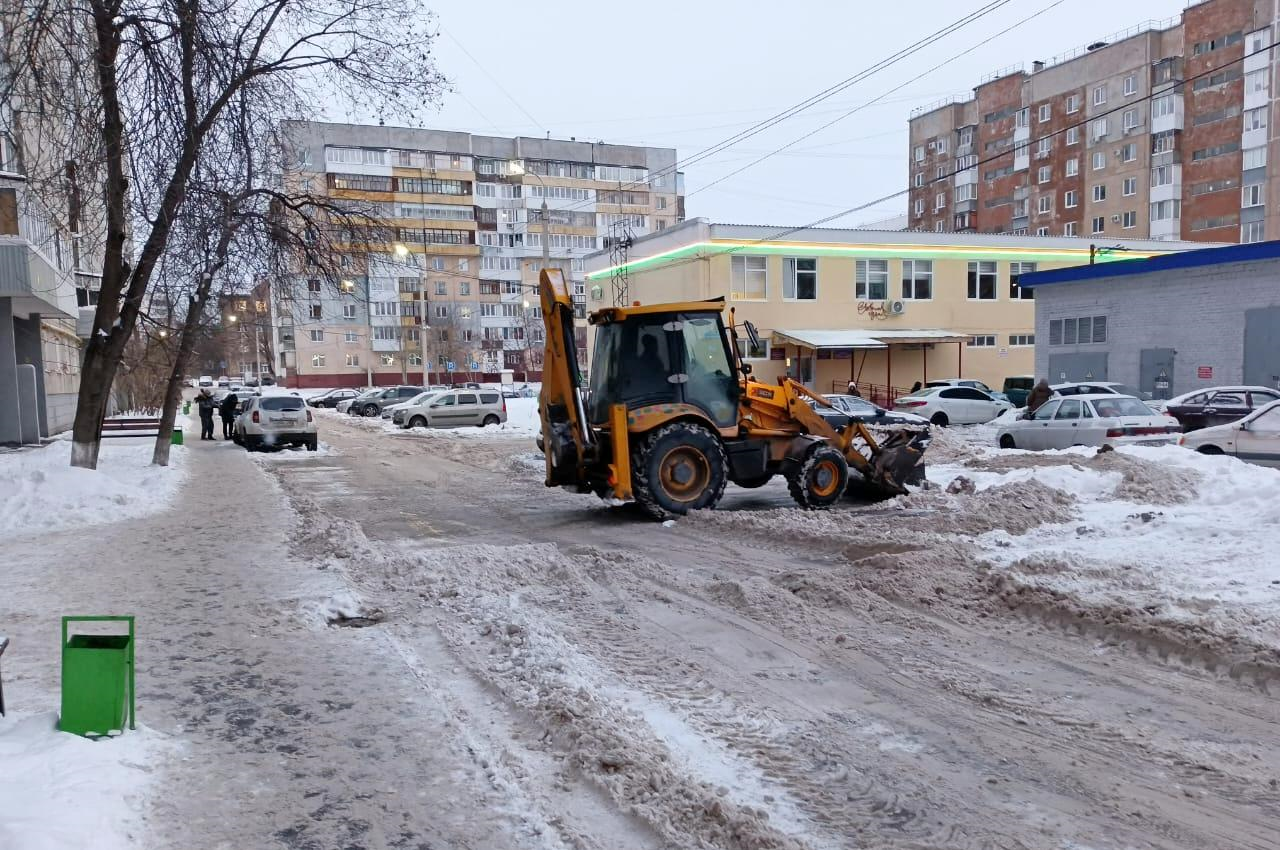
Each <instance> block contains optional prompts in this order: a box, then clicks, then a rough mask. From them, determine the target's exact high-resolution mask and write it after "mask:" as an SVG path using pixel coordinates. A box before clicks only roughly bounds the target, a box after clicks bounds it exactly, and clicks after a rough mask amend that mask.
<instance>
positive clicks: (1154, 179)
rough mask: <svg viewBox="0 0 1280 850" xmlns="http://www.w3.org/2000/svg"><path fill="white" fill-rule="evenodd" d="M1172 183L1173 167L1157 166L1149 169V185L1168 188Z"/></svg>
mask: <svg viewBox="0 0 1280 850" xmlns="http://www.w3.org/2000/svg"><path fill="white" fill-rule="evenodd" d="M1172 183H1173V166H1170V165H1159V166H1156V167H1155V168H1153V169H1151V185H1152V187H1153V188H1154V187H1156V186H1168V185H1171V184H1172Z"/></svg>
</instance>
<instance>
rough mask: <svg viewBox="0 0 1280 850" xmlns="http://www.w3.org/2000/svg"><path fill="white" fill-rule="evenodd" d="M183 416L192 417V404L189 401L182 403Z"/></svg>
mask: <svg viewBox="0 0 1280 850" xmlns="http://www.w3.org/2000/svg"><path fill="white" fill-rule="evenodd" d="M182 415H183V416H190V415H191V402H189V401H184V402H183V403H182Z"/></svg>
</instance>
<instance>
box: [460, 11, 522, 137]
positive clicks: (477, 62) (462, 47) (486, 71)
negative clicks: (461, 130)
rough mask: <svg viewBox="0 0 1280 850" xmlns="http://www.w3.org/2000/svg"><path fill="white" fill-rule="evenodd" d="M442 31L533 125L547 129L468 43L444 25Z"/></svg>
mask: <svg viewBox="0 0 1280 850" xmlns="http://www.w3.org/2000/svg"><path fill="white" fill-rule="evenodd" d="M440 32H442V33H444V34H445V35H447V36H449V40H450V41H452V42H453V43H454V44H456V45H458V49H459V50H461V51H462V52H463V53H465V54H466V56H467V58H468V59H470V60H471V61H472V62H474V63H475V66H476V67H477V68H479V69H480V72H481V73H483V74H484V75H485V76H486V77H488V78H489V81H490V82H491V83H493V84H494V85H495V86H497V87H498V91H500V92H502V93H503V94H504V95H506V97H507V100H509V101H511V102H512V103H513V104H515V107H516V109H519V110H520V111H521V112H523V113H524V116H525V117H526V118H528V119H529V120H530V121H532V122H533V125H534V126H535V127H541V128H542V129H543V130H546V129H547V127H546V125H545V124H543V123H542V122H541V121H539V120H538V119H537V118H534V117H533V115H532V114H531V113H530V112H529V110H527V109H525V108H524V106H523V105H522V104H521V103H520V101H518V100H516V99H515V97H514V96H513V95H512V94H511V92H509V91H507V90H506V88H505V87H504V86H503V85H502V83H500V82H498V78H497V77H495V76H494V75H493V74H490V73H489V69H488V68H486V67H485V66H484V65H482V64H481V63H480V60H479V59H477V58H476V57H474V56H472V55H471V51H470V50H467V47H466V45H465V44H463V43H462V42H461V41H459V40H458V39H457V38H456V37H454V34H453V33H451V32H449V31H448V30H447V29H445V28H444V27H441V28H440ZM469 102H470V101H468V103H469ZM473 108H474V107H473ZM476 111H477V112H479V110H478V109H477V110H476ZM481 114H483V113H481ZM486 120H487V119H486Z"/></svg>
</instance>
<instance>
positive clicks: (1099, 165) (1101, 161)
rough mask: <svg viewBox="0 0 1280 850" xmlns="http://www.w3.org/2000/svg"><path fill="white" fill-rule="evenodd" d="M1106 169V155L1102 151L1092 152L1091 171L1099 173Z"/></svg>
mask: <svg viewBox="0 0 1280 850" xmlns="http://www.w3.org/2000/svg"><path fill="white" fill-rule="evenodd" d="M1106 167H1107V155H1106V154H1105V153H1103V152H1102V151H1094V152H1093V170H1094V171H1101V170H1102V169H1104V168H1106Z"/></svg>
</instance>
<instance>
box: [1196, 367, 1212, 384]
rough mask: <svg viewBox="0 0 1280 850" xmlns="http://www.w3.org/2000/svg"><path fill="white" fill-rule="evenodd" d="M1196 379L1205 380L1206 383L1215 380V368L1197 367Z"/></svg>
mask: <svg viewBox="0 0 1280 850" xmlns="http://www.w3.org/2000/svg"><path fill="white" fill-rule="evenodd" d="M1196 377H1197V378H1200V379H1201V380H1205V381H1211V380H1213V367H1212V366H1197V367H1196Z"/></svg>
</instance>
